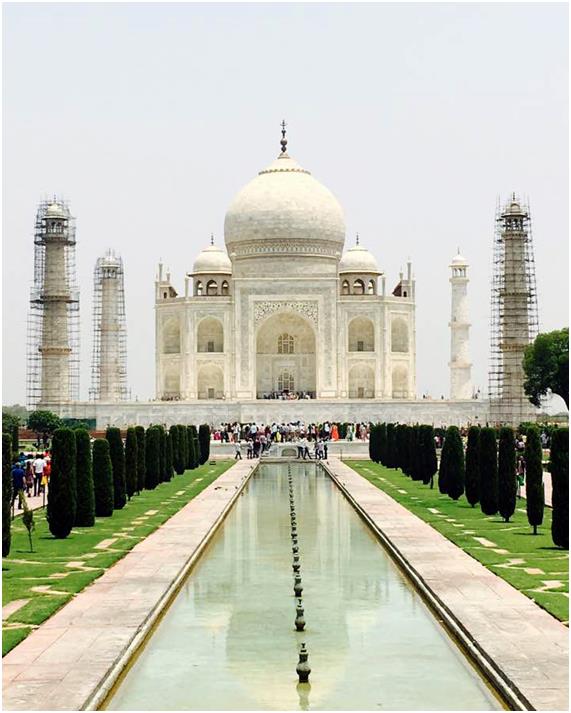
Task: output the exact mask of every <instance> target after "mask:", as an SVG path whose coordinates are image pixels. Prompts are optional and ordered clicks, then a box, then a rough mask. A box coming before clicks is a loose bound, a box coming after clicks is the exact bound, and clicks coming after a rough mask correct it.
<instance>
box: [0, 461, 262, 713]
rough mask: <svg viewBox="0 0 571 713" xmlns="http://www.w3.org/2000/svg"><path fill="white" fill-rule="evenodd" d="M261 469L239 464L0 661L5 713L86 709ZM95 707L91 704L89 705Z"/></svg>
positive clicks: (245, 462)
mask: <svg viewBox="0 0 571 713" xmlns="http://www.w3.org/2000/svg"><path fill="white" fill-rule="evenodd" d="M256 464H257V462H254V463H251V462H249V461H246V460H244V461H242V462H238V464H237V465H235V466H233V467H232V468H230V469H229V470H227V471H226V472H225V473H223V474H222V475H221V476H220V477H219V478H218V479H217V480H216V481H214V483H212V484H211V485H210V486H209V487H208V488H206V489H205V490H203V491H202V492H201V493H200V494H199V495H197V496H196V497H195V498H194V499H193V500H191V501H190V502H189V503H188V505H186V506H185V507H184V508H183V509H182V510H180V511H179V512H178V513H177V514H176V515H173V517H171V518H170V520H167V522H165V523H164V525H162V526H161V527H160V528H159V529H158V530H156V531H155V532H153V533H152V534H151V535H149V536H148V537H147V538H145V539H144V540H143V541H142V542H140V543H138V544H137V545H136V546H135V547H134V548H133V549H132V550H131V551H130V552H129V553H128V554H127V555H125V557H123V559H121V560H119V561H118V562H117V563H116V564H115V565H114V566H113V567H111V568H110V569H109V570H108V571H107V572H106V573H105V574H103V575H102V576H101V577H100V578H99V579H97V580H96V581H95V582H93V584H91V585H90V586H89V587H87V588H86V589H84V590H83V592H81V593H80V594H78V595H77V596H76V597H74V599H72V601H70V602H69V603H68V604H66V605H65V606H64V607H63V608H62V609H60V611H59V612H57V613H56V614H54V616H52V617H51V618H50V619H48V620H47V621H46V622H44V623H43V624H42V625H41V626H40V627H38V628H37V629H36V630H35V631H33V632H32V633H31V634H30V635H29V636H28V637H27V638H26V639H25V640H24V641H22V643H21V644H19V645H18V646H16V647H15V648H14V649H13V650H12V651H10V653H9V654H7V655H6V656H5V657H4V659H3V666H2V677H3V707H4V709H5V710H36V711H37V710H81V709H83V708H85V707H86V706H90V705H91V703H97V701H92V698H93V696H95V694H96V693H97V692H98V691H99V690H100V689H101V685H102V682H103V681H104V680H105V679H106V678H107V675H108V674H109V672H110V671H111V669H113V667H114V666H115V665H116V664H117V663H118V661H119V660H120V659H121V657H122V656H123V655H124V654H126V652H127V649H128V648H129V647H130V646H132V645H133V642H134V641H135V640H137V639H138V638H141V637H142V636H143V634H144V632H145V631H146V630H147V627H149V626H150V624H151V623H152V621H153V620H154V618H155V616H156V615H157V614H158V611H159V610H160V608H161V606H160V605H161V604H162V602H163V600H164V598H165V597H168V595H169V593H170V592H171V591H172V588H173V586H175V584H176V582H177V580H178V579H179V578H180V577H181V576H183V574H184V573H185V571H186V568H187V566H188V564H189V562H190V560H191V559H192V557H193V555H194V553H196V551H197V549H198V548H199V547H200V545H201V544H203V543H204V540H205V538H206V537H207V536H208V534H209V533H210V532H211V530H212V526H213V525H214V523H216V522H217V521H218V520H219V518H220V517H222V516H223V514H224V513H225V512H226V511H227V510H228V508H229V507H230V506H231V504H232V502H233V499H234V498H235V497H236V494H237V493H238V492H239V488H240V486H241V485H242V484H243V482H244V480H245V479H246V478H247V477H248V475H249V474H250V472H251V469H252V467H253V466H254V465H256ZM90 701H91V703H90Z"/></svg>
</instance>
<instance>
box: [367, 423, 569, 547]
mask: <svg viewBox="0 0 571 713" xmlns="http://www.w3.org/2000/svg"><path fill="white" fill-rule="evenodd" d="M369 454H370V458H371V460H373V461H375V462H378V463H382V465H384V466H386V467H387V468H400V469H401V470H402V471H403V473H404V474H405V475H408V476H409V477H411V478H412V479H413V480H418V481H422V482H423V483H424V484H426V485H427V484H429V483H430V486H431V487H432V484H433V476H434V474H435V473H436V470H437V459H436V449H435V443H434V429H433V428H432V426H425V425H416V426H407V425H405V424H391V423H388V424H385V423H378V424H374V425H373V426H371V429H370V439H369ZM524 459H525V464H526V509H527V518H528V521H529V524H530V525H531V526H532V527H533V533H534V534H537V528H538V527H539V526H540V525H541V524H542V522H543V512H544V490H543V464H542V448H541V441H540V437H539V430H538V429H537V427H536V426H530V427H529V428H528V429H527V438H526V444H525V453H524ZM550 470H551V476H552V483H553V496H552V506H553V518H552V528H551V530H552V538H553V542H554V543H555V544H556V545H557V546H559V547H565V548H568V547H569V431H568V429H566V428H559V429H556V430H555V431H554V434H553V439H552V446H551V464H550ZM517 488H518V484H517V476H516V446H515V434H514V430H513V429H512V428H510V427H508V426H504V427H502V428H501V429H500V430H499V436H498V437H497V433H496V429H494V428H489V427H485V428H480V427H479V426H472V427H470V429H469V430H468V441H467V447H466V452H465V453H464V447H463V444H462V438H461V436H460V431H459V430H458V428H457V427H456V426H450V427H448V428H447V429H446V433H445V438H444V444H443V447H442V452H441V456H440V465H439V467H438V489H439V491H440V492H441V493H442V494H446V495H448V496H449V497H451V498H452V499H453V500H458V499H459V498H460V497H461V496H462V495H463V494H464V493H465V495H466V500H467V501H468V502H469V503H470V505H471V506H472V507H475V506H476V505H477V504H478V503H479V504H480V508H481V510H482V513H483V514H484V515H487V516H491V515H495V514H497V513H499V515H500V516H501V517H502V518H503V520H504V521H505V522H509V521H510V518H511V517H512V516H513V514H514V512H515V507H516V501H517Z"/></svg>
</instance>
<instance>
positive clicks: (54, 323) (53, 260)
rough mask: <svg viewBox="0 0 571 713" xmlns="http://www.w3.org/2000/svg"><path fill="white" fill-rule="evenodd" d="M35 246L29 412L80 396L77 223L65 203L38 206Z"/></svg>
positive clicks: (29, 349)
mask: <svg viewBox="0 0 571 713" xmlns="http://www.w3.org/2000/svg"><path fill="white" fill-rule="evenodd" d="M34 246H35V251H34V285H33V287H32V290H31V299H30V316H29V322H28V375H27V392H28V404H29V406H30V408H35V407H37V406H38V405H39V404H42V405H47V404H57V403H61V402H64V403H65V402H69V401H71V400H75V399H77V398H78V397H79V319H78V318H79V292H78V290H77V287H76V284H75V224H74V219H73V217H72V216H71V214H70V212H69V209H68V207H67V205H66V204H65V203H64V202H63V201H61V200H58V199H56V198H54V199H53V201H43V202H42V203H40V206H39V208H38V212H37V216H36V230H35V236H34Z"/></svg>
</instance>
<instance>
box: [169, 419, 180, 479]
mask: <svg viewBox="0 0 571 713" xmlns="http://www.w3.org/2000/svg"><path fill="white" fill-rule="evenodd" d="M169 436H170V440H171V448H172V467H173V469H174V472H175V473H178V474H179V475H181V473H180V472H179V470H180V449H179V446H180V443H179V437H178V426H171V427H170V428H169Z"/></svg>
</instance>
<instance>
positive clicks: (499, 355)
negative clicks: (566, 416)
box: [488, 193, 539, 425]
mask: <svg viewBox="0 0 571 713" xmlns="http://www.w3.org/2000/svg"><path fill="white" fill-rule="evenodd" d="M490 306H491V310H490V311H491V319H490V363H489V376H488V390H489V399H490V419H491V421H492V422H493V423H497V424H500V423H505V424H511V425H518V424H519V423H521V422H522V421H528V420H530V419H533V418H534V409H533V407H532V405H531V403H530V402H529V399H528V397H527V396H526V395H525V392H524V388H523V383H524V378H525V376H524V371H523V356H524V351H525V348H526V347H527V346H528V344H530V342H532V341H533V340H534V339H535V337H536V336H537V334H538V331H539V317H538V307H537V289H536V283H535V259H534V251H533V238H532V224H531V213H530V210H529V201H526V202H525V203H523V202H520V201H519V199H518V198H517V196H516V194H515V193H513V194H512V197H511V199H510V200H509V201H508V202H507V203H506V204H505V205H503V206H502V205H501V204H500V201H499V200H498V203H497V207H496V218H495V232H494V249H493V265H492V289H491V305H490Z"/></svg>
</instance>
